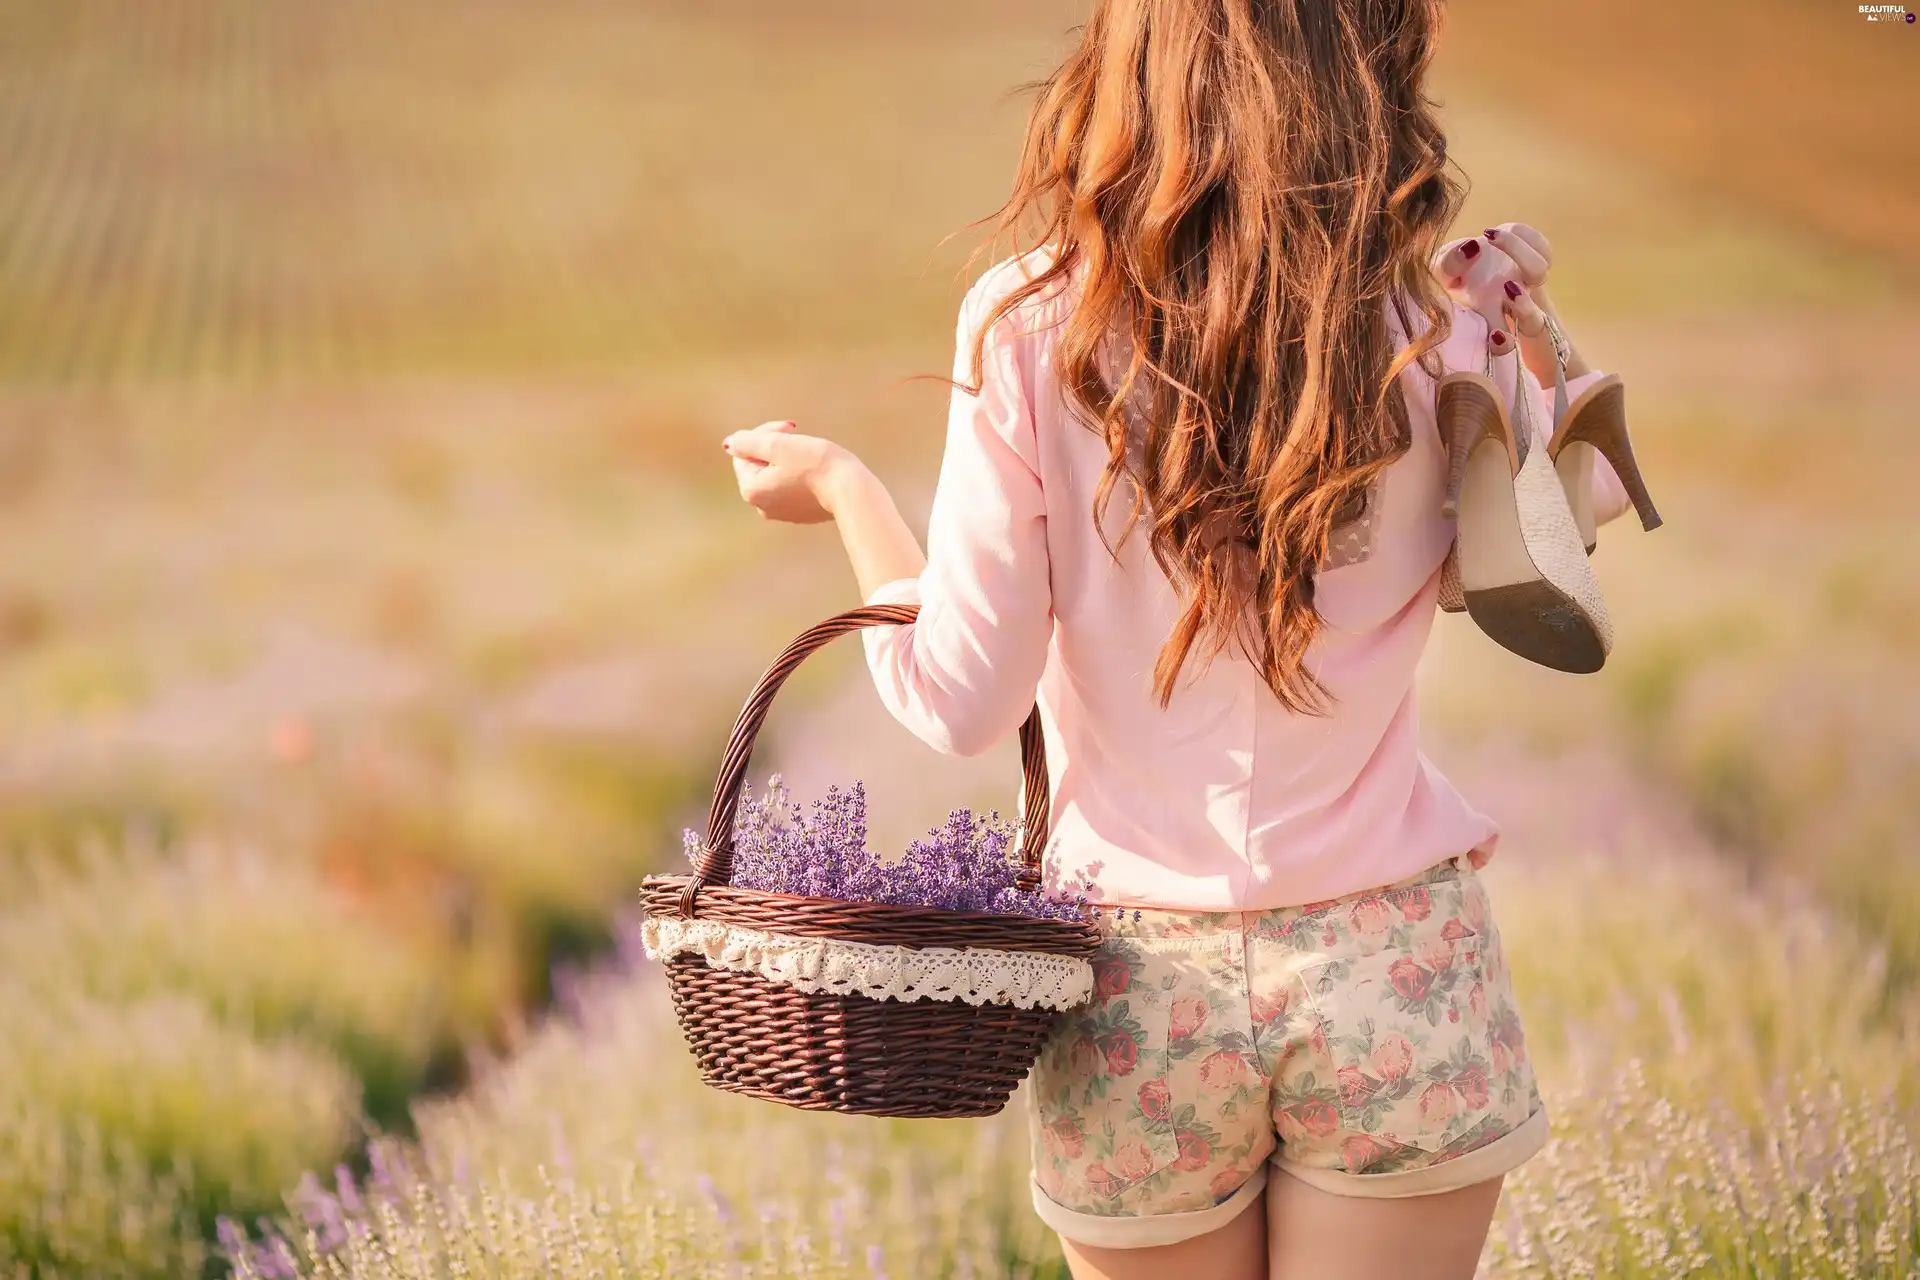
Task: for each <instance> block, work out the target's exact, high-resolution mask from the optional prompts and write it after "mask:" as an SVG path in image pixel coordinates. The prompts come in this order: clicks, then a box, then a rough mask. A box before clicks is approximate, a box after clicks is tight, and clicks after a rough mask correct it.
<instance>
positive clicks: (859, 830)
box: [685, 773, 1087, 920]
mask: <svg viewBox="0 0 1920 1280" xmlns="http://www.w3.org/2000/svg"><path fill="white" fill-rule="evenodd" d="M1014 835H1015V832H1014V828H1013V825H1012V824H1011V823H1009V822H1007V821H1006V820H1005V819H1003V818H1002V817H1001V816H1000V812H999V810H997V809H996V810H993V811H991V812H989V813H988V814H987V815H986V816H985V817H982V816H980V815H978V814H976V813H974V812H972V811H971V810H969V809H955V810H954V811H953V813H952V814H950V815H949V816H948V818H947V821H946V824H945V825H944V826H941V827H936V828H934V829H933V830H931V831H929V832H928V833H927V835H926V837H925V838H923V839H920V840H916V841H914V842H913V844H912V845H910V846H909V847H908V849H907V851H906V853H905V855H903V856H902V857H900V858H898V859H895V860H893V861H891V862H882V861H880V860H879V859H878V858H877V857H876V856H875V855H874V854H873V853H872V852H871V851H870V850H869V849H868V848H867V793H866V788H865V786H864V785H863V784H862V783H859V782H855V783H854V784H853V786H852V788H851V789H849V790H845V791H842V790H841V789H840V788H839V787H829V788H828V789H827V794H826V797H825V798H824V799H820V800H815V801H814V802H813V813H812V815H811V816H808V815H806V814H804V813H803V812H802V810H801V808H800V806H799V805H797V804H794V803H793V802H792V799H791V797H790V795H789V794H788V792H787V789H786V787H785V786H784V785H783V783H782V781H781V777H780V775H779V774H777V773H776V774H774V775H773V776H772V777H770V778H768V780H767V790H766V793H765V794H764V795H762V796H758V797H756V796H755V795H754V794H753V788H752V786H751V785H746V786H743V787H742V789H741V797H740V810H739V813H738V815H737V817H736V819H735V823H734V852H733V883H734V884H735V885H737V886H739V887H740V888H743V889H758V890H760V891H762V892H764V893H791V894H798V895H800V896H803V897H809V898H831V899H834V900H835V901H839V902H878V903H888V904H891V905H894V906H911V907H934V908H938V909H942V910H946V911H979V912H988V913H992V914H996V915H1023V916H1032V917H1034V918H1036V919H1042V920H1081V919H1084V918H1085V917H1086V911H1087V900H1086V899H1085V898H1084V897H1076V898H1064V897H1058V896H1051V895H1048V894H1047V893H1046V892H1045V891H1044V889H1043V890H1042V891H1041V892H1035V893H1027V892H1023V891H1021V890H1020V889H1019V888H1018V887H1016V886H1015V884H1014V880H1015V877H1016V876H1017V875H1018V873H1019V866H1018V855H1017V851H1016V849H1015V842H1014ZM685 841H686V853H687V860H688V861H689V862H691V863H692V864H693V865H694V866H696V867H698V866H699V863H700V850H701V847H702V845H703V844H704V840H703V839H702V837H701V835H700V833H699V832H697V831H692V830H689V831H687V832H686V834H685Z"/></svg>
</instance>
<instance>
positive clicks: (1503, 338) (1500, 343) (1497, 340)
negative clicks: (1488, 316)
mask: <svg viewBox="0 0 1920 1280" xmlns="http://www.w3.org/2000/svg"><path fill="white" fill-rule="evenodd" d="M1493 345H1494V346H1496V347H1504V346H1506V345H1507V335H1506V334H1504V333H1502V332H1500V330H1498V329H1495V330H1494V331H1493Z"/></svg>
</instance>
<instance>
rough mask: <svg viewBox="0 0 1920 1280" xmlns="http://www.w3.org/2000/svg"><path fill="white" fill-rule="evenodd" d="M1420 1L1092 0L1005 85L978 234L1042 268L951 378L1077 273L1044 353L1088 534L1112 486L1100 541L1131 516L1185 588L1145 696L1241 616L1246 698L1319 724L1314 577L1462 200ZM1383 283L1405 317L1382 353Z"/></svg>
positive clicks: (1372, 450) (1405, 357) (1432, 6)
mask: <svg viewBox="0 0 1920 1280" xmlns="http://www.w3.org/2000/svg"><path fill="white" fill-rule="evenodd" d="M1441 6H1442V0H1097V3H1096V4H1095V5H1094V11H1093V14H1092V17H1091V18H1090V19H1089V20H1088V22H1087V24H1086V26H1085V27H1084V28H1082V29H1081V32H1080V36H1081V38H1080V42H1079V46H1078V48H1076V49H1075V50H1074V51H1073V53H1072V55H1071V56H1070V57H1068V59H1067V60H1066V62H1065V64H1064V65H1062V66H1061V67H1060V68H1059V70H1057V71H1056V72H1054V74H1053V75H1052V76H1051V77H1049V78H1048V79H1046V80H1044V81H1041V82H1040V83H1039V84H1037V85H1034V86H1031V87H1032V88H1034V89H1037V90H1038V92H1039V101H1038V102H1037V104H1036V105H1035V107H1034V110H1033V114H1032V118H1031V120H1030V122H1029V124H1028V127H1027V136H1026V145H1025V147H1024V150H1023V153H1022V156H1021V160H1020V166H1019V172H1018V176H1017V178H1016V180H1015V183H1014V188H1013V194H1012V195H1011V196H1010V197H1009V198H1008V200H1007V203H1006V204H1005V205H1004V206H1003V207H1002V208H1001V209H1000V211H999V213H998V215H997V220H998V232H1000V233H1009V232H1010V233H1012V234H1013V236H1014V239H1015V241H1016V246H1017V242H1018V230H1019V225H1020V224H1021V223H1022V221H1024V220H1028V219H1029V217H1030V216H1031V220H1033V221H1036V222H1038V223H1039V224H1040V226H1041V228H1042V229H1043V236H1042V243H1044V245H1045V246H1046V248H1047V250H1048V253H1047V254H1046V260H1047V265H1046V266H1045V268H1044V270H1039V271H1030V272H1029V273H1028V275H1029V278H1028V279H1027V280H1026V281H1025V282H1024V283H1023V284H1021V285H1020V286H1019V287H1018V288H1016V289H1014V290H1013V291H1012V292H1011V293H1010V294H1009V295H1008V296H1006V297H1005V298H1003V299H1001V300H1000V301H999V302H998V304H997V305H996V306H995V307H994V309H993V311H992V312H991V313H990V314H989V315H988V316H987V317H986V323H984V324H982V325H981V327H980V331H979V338H978V341H977V342H976V345H975V348H974V352H973V382H974V387H975V388H976V389H977V388H978V387H979V385H980V383H981V379H982V376H983V368H984V354H983V348H984V343H985V339H986V334H987V332H988V330H989V329H991V328H992V326H993V325H994V324H995V323H996V322H998V321H999V320H1001V319H1002V318H1003V317H1005V316H1006V315H1007V314H1008V313H1009V312H1010V311H1012V310H1013V309H1014V308H1015V307H1018V306H1020V305H1021V304H1022V303H1023V302H1025V301H1027V300H1028V299H1030V298H1032V297H1033V296H1034V295H1035V294H1037V293H1039V292H1040V291H1041V290H1043V289H1046V288H1048V287H1049V286H1050V285H1054V284H1059V283H1064V282H1066V281H1067V280H1069V279H1075V280H1077V281H1078V283H1079V294H1078V296H1077V298H1076V299H1075V300H1074V302H1073V305H1072V313H1071V315H1070V316H1069V317H1068V318H1067V319H1066V321H1065V324H1064V328H1063V329H1062V332H1061V334H1060V336H1059V339H1058V348H1057V352H1056V356H1055V360H1056V366H1057V367H1058V369H1059V371H1060V375H1061V378H1062V381H1063V383H1064V385H1065V387H1066V389H1067V391H1068V393H1069V396H1070V401H1071V403H1073V404H1074V405H1075V406H1076V408H1077V409H1078V410H1080V411H1081V412H1082V415H1083V416H1084V417H1085V418H1086V419H1087V425H1088V426H1089V427H1090V428H1092V429H1093V430H1095V431H1096V433H1099V434H1103V435H1104V436H1105V438H1106V441H1107V445H1108V449H1109V461H1108V464H1107V468H1106V471H1105V473H1104V474H1103V475H1102V476H1101V479H1100V485H1099V489H1098V491H1097V493H1096V496H1095V499H1094V510H1093V515H1094V519H1095V522H1096V525H1097V526H1099V527H1100V532H1101V537H1102V539H1103V540H1105V538H1106V530H1105V527H1104V525H1102V524H1101V523H1100V521H1101V515H1102V512H1103V509H1104V508H1105V507H1106V505H1107V503H1108V502H1109V501H1110V499H1111V497H1112V490H1113V486H1114V484H1115V483H1116V481H1117V480H1118V479H1119V478H1120V477H1121V476H1122V475H1128V476H1130V477H1131V478H1132V479H1133V481H1134V486H1135V492H1134V500H1133V510H1132V513H1131V515H1130V516H1129V517H1128V520H1127V525H1126V532H1125V533H1123V534H1122V541H1124V540H1125V537H1126V536H1127V535H1128V534H1130V533H1131V532H1132V530H1133V527H1134V524H1135V523H1136V522H1137V521H1138V520H1139V519H1140V518H1141V516H1142V513H1143V509H1150V510H1151V512H1152V516H1151V547H1152V551H1153V555H1154V559H1155V561H1156V562H1157V563H1158V564H1159V565H1160V567H1161V569H1162V570H1163V571H1164V572H1166V574H1167V575H1168V577H1169V579H1170V580H1171V581H1172V582H1173V583H1174V584H1175V587H1176V589H1179V590H1180V591H1181V593H1182V595H1183V597H1185V598H1186V599H1187V603H1186V607H1185V609H1184V611H1183V613H1182V615H1181V617H1180V619H1179V621H1178V622H1177V623H1176V624H1175V626H1174V629H1173V632H1172V634H1171V635H1170V636H1169V638H1168V640H1167V642H1166V644H1165V646H1164V647H1163V648H1162V650H1161V653H1160V659H1159V662H1158V663H1157V664H1156V665H1155V668H1154V691H1155V693H1156V695H1157V696H1158V698H1159V701H1160V705H1162V706H1165V705H1166V704H1167V702H1168V700H1169V699H1170V697H1171V695H1172V692H1173V687H1174V680H1175V678H1176V677H1177V676H1178V674H1179V672H1180V669H1181V667H1182V666H1183V665H1184V664H1185V662H1186V660H1187V657H1188V655H1189V653H1190V652H1191V651H1192V649H1193V647H1194V645H1195V644H1196V643H1197V642H1200V641H1203V640H1204V641H1206V642H1207V643H1208V656H1209V658H1211V656H1212V655H1214V654H1217V653H1219V651H1220V650H1221V649H1222V648H1223V647H1224V646H1225V645H1226V644H1227V643H1228V641H1229V639H1230V638H1232V636H1233V634H1234V633H1235V632H1236V631H1237V630H1239V626H1240V623H1241V622H1242V620H1243V619H1244V618H1245V614H1246V610H1247V606H1248V605H1249V604H1253V605H1255V606H1256V608H1257V616H1258V618H1259V619H1261V622H1260V625H1259V626H1258V632H1259V638H1258V640H1257V641H1256V642H1252V643H1249V641H1248V639H1247V637H1246V635H1245V634H1244V633H1243V634H1242V635H1241V643H1242V647H1243V649H1244V650H1245V651H1246V652H1247V654H1248V657H1249V658H1250V659H1251V660H1253V661H1255V662H1256V663H1257V664H1258V665H1259V667H1260V669H1261V672H1262V675H1263V676H1264V678H1265V680H1266V683H1267V684H1268V686H1269V687H1270V688H1272V690H1273V691H1274V693H1275V694H1276V695H1277V696H1278V697H1279V698H1280V699H1281V701H1282V702H1283V703H1284V704H1285V705H1286V706H1287V707H1289V708H1290V709H1292V710H1294V711H1298V712H1314V713H1323V712H1324V711H1325V710H1326V709H1327V703H1328V701H1329V699H1328V697H1327V690H1326V689H1325V687H1324V686H1323V685H1322V684H1321V683H1320V682H1319V681H1318V680H1317V679H1316V678H1315V677H1314V676H1313V674H1312V673H1311V672H1309V671H1307V670H1306V667H1305V658H1306V654H1307V651H1308V649H1309V647H1310V646H1311V645H1312V644H1313V642H1314V639H1315V637H1316V636H1317V635H1318V634H1319V631H1320V626H1321V619H1320V616H1319V614H1318V612H1317V611H1316V610H1315V608H1314V570H1315V567H1316V566H1317V565H1319V564H1320V563H1321V562H1322V561H1323V560H1324V559H1325V558H1326V555H1327V548H1328V544H1329V539H1330V537H1331V535H1332V533H1333V531H1334V530H1335V529H1336V528H1337V527H1338V526H1340V525H1342V524H1344V523H1346V522H1347V521H1349V520H1352V519H1354V518H1356V517H1357V516H1358V515H1359V514H1360V513H1361V512H1362V510H1363V505H1364V503H1365V502H1366V501H1367V492H1368V488H1369V486H1370V485H1371V483H1372V482H1373V480H1374V478H1375V477H1376V476H1378V475H1379V474H1380V472H1381V471H1382V470H1384V469H1385V468H1386V466H1387V465H1388V464H1389V463H1391V462H1392V461H1393V460H1394V459H1396V458H1398V457H1400V456H1401V455H1402V454H1404V453H1405V452H1406V450H1407V448H1408V446H1409V442H1410V439H1411V437H1410V432H1409V428H1408V424H1407V419H1406V409H1405V405H1404V403H1403V402H1402V397H1401V396H1400V395H1399V394H1398V393H1397V392H1395V391H1394V390H1393V387H1394V380H1395V379H1396V378H1397V377H1398V375H1399V374H1400V372H1401V370H1403V369H1404V368H1405V367H1406V366H1407V364H1408V363H1409V362H1411V361H1413V360H1416V359H1424V357H1425V356H1426V353H1427V352H1428V351H1430V350H1432V349H1433V348H1434V347H1436V346H1438V345H1439V344H1440V343H1441V342H1442V341H1444V340H1445V338H1446V335H1447V333H1448V331H1449V328H1450V325H1449V321H1450V319H1451V309H1450V307H1449V306H1448V305H1447V301H1446V297H1445V294H1444V293H1443V292H1442V291H1441V290H1440V288H1439V285H1438V283H1437V282H1436V281H1434V280H1433V279H1432V277H1431V276H1430V275H1429V274H1428V261H1429V259H1430V258H1431V257H1432V255H1433V253H1434V251H1435V250H1436V248H1437V247H1438V245H1439V242H1440V240H1441V238H1442V236H1443V235H1444V234H1445V232H1446V230H1447V228H1448V227H1449V226H1451V225H1452V222H1453V219H1454V217H1455V215H1456V214H1457V213H1458V211H1459V206H1460V203H1461V201H1462V200H1463V199H1464V197H1465V194H1466V188H1465V185H1464V183H1462V182H1459V181H1456V180H1455V179H1454V178H1453V177H1452V176H1451V175H1450V174H1449V173H1448V172H1447V162H1446V139H1445V136H1444V135H1443V133H1442V131H1441V128H1440V125H1439V122H1438V119H1437V118H1436V115H1435V112H1434V109H1433V107H1434V104H1433V103H1431V102H1430V101H1429V100H1428V99H1427V98H1426V95H1425V87H1424V86H1425V78H1426V73H1427V68H1428V66H1429V64H1430V62H1431V60H1432V55H1433V45H1434V38H1435V36H1436V34H1437V30H1438V27H1439V24H1440V21H1441ZM996 238H997V236H996ZM1396 287H1397V289H1398V291H1399V294H1400V295H1403V296H1404V297H1406V298H1411V299H1412V300H1413V301H1414V302H1415V304H1416V305H1417V306H1418V307H1419V309H1420V310H1421V311H1422V312H1423V313H1425V314H1426V315H1427V317H1428V319H1429V321H1430V322H1431V326H1430V327H1429V329H1428V331H1427V332H1426V333H1425V334H1423V335H1422V337H1421V338H1420V339H1419V340H1418V341H1417V342H1415V343H1414V345H1413V346H1412V347H1410V348H1409V349H1408V350H1407V351H1406V352H1404V353H1402V354H1401V355H1400V357H1399V358H1397V359H1396V358H1394V357H1395V353H1394V346H1395V343H1394V342H1393V341H1392V339H1391V335H1390V332H1389V330H1388V328H1387V325H1386V316H1385V312H1384V309H1383V307H1384V303H1385V302H1386V301H1387V300H1388V298H1389V296H1390V295H1392V294H1393V293H1394V291H1395V290H1396ZM1392 302H1393V305H1394V306H1395V307H1396V308H1398V309H1399V310H1398V315H1399V317H1400V319H1401V322H1402V329H1403V331H1404V332H1407V333H1411V332H1412V329H1411V328H1410V327H1409V326H1407V325H1406V323H1405V320H1406V313H1405V310H1404V307H1403V306H1402V297H1401V296H1393V297H1392ZM1428 367H1430V366H1428ZM1129 406H1134V407H1136V408H1137V410H1138V412H1136V413H1130V412H1129ZM1130 418H1134V419H1137V420H1138V422H1139V425H1138V427H1137V428H1131V429H1130V427H1129V420H1130ZM1107 547H1108V550H1109V552H1111V553H1113V554H1114V555H1115V557H1116V559H1117V555H1118V553H1117V551H1116V550H1115V548H1114V544H1112V543H1111V542H1108V543H1107Z"/></svg>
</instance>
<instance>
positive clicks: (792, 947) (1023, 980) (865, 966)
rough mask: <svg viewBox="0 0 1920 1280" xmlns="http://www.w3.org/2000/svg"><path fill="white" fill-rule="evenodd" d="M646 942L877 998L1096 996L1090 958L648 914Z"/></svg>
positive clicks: (1050, 1002)
mask: <svg viewBox="0 0 1920 1280" xmlns="http://www.w3.org/2000/svg"><path fill="white" fill-rule="evenodd" d="M640 940H641V943H642V945H643V946H644V947H645V948H646V952H647V955H648V956H649V957H651V958H653V959H655V960H669V959H672V958H673V957H674V956H680V955H687V954H689V953H697V954H699V955H701V956H704V957H705V958H706V961H707V963H708V964H710V965H712V966H714V967H716V968H720V969H731V970H733V971H734V972H736V973H757V974H759V975H760V976H761V977H763V978H767V979H769V980H770V981H773V982H779V983H783V984H785V985H786V986H790V987H794V988H797V989H798V990H801V991H825V992H831V993H833V994H835V995H863V996H870V997H872V998H873V999H876V1000H964V1001H966V1002H967V1003H968V1004H976V1005H978V1004H1011V1005H1017V1006H1019V1007H1020V1008H1022V1009H1032V1008H1045V1009H1072V1008H1075V1007H1077V1006H1079V1005H1082V1004H1085V1003H1086V1001H1087V999H1088V998H1089V997H1090V996H1092V994H1093V966H1092V965H1091V964H1088V963H1087V962H1086V961H1085V960H1077V959H1075V958H1073V957H1071V956H1056V955H1047V954H1045V953H1042V952H1034V951H995V950H990V949H988V948H985V947H967V948H965V949H956V948H952V947H924V948H920V949H918V950H916V949H914V948H912V947H882V946H874V945H873V944H871V943H866V942H843V941H840V940H838V939H833V938H796V937H791V936H788V935H786V934H780V933H763V932H762V931H760V930H758V929H749V928H746V927H744V926H742V925H730V924H726V923H724V922H723V921H718V920H676V919H673V918H672V917H667V916H648V917H647V918H646V920H645V922H644V923H643V924H642V925H641V927H640Z"/></svg>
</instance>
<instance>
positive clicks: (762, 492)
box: [720, 422, 863, 524]
mask: <svg viewBox="0 0 1920 1280" xmlns="http://www.w3.org/2000/svg"><path fill="white" fill-rule="evenodd" d="M720 447H721V448H723V449H725V450H726V451H727V452H728V453H729V454H731V455H732V457H733V474H734V478H735V479H736V480H737V481H739V484H740V496H741V497H742V498H744V499H746V501H747V505H749V506H751V507H752V508H753V509H754V510H755V511H758V512H759V513H760V514H761V515H762V516H764V517H766V518H767V519H768V520H780V521H784V522H786V523H788V524H820V523H823V522H825V521H828V520H831V519H833V518H834V513H833V499H834V494H835V491H836V490H837V488H838V487H839V486H840V485H842V484H843V483H844V482H845V481H846V479H847V477H848V476H849V475H851V474H852V473H854V472H856V471H858V470H859V469H860V468H861V466H862V465H863V464H862V463H861V461H860V459H859V458H857V457H855V456H854V455H853V453H852V451H850V450H848V449H846V448H844V447H842V446H841V445H837V444H835V443H834V442H833V441H831V440H823V439H822V438H820V437H819V436H808V435H801V434H800V432H799V431H798V430H797V429H796V428H795V427H794V424H793V423H791V422H764V423H761V424H760V425H759V426H757V427H754V428H753V429H752V430H750V431H736V432H734V433H733V434H732V435H730V436H728V437H726V438H725V439H724V440H722V441H721V442H720Z"/></svg>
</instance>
